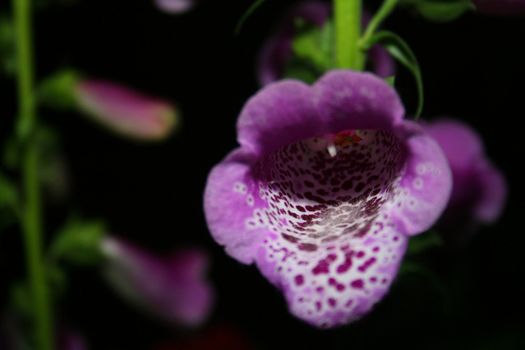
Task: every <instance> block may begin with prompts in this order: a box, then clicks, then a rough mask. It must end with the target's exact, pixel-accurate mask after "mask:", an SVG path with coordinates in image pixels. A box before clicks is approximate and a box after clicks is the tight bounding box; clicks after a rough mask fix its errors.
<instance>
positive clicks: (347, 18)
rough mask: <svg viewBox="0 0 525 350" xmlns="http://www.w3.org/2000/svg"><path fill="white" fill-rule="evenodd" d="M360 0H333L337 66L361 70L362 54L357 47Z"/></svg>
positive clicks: (363, 60)
mask: <svg viewBox="0 0 525 350" xmlns="http://www.w3.org/2000/svg"><path fill="white" fill-rule="evenodd" d="M361 11H362V8H361V0H334V16H335V40H336V44H335V45H336V62H337V66H338V67H339V68H350V69H354V70H362V69H363V66H364V62H365V59H364V55H363V52H362V51H361V50H360V48H359V39H360V36H361Z"/></svg>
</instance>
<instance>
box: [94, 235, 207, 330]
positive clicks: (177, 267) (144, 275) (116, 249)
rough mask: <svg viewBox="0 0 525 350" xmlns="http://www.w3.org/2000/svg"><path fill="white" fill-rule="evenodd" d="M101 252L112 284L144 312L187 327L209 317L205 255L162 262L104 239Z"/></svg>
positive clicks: (178, 256)
mask: <svg viewBox="0 0 525 350" xmlns="http://www.w3.org/2000/svg"><path fill="white" fill-rule="evenodd" d="M102 252H103V254H104V256H105V258H106V264H105V266H104V272H105V274H106V277H107V279H108V281H109V282H110V284H111V285H112V286H113V287H114V288H115V289H116V290H117V291H118V292H119V293H121V294H122V295H123V296H124V297H125V298H127V299H128V300H129V301H130V302H132V303H134V304H136V305H137V306H139V307H141V308H142V309H144V310H145V311H147V312H149V313H151V314H154V315H157V316H159V317H161V318H162V319H164V320H165V321H167V322H169V323H171V324H173V325H180V326H186V327H196V326H199V325H201V324H202V323H203V322H205V321H206V319H207V318H208V316H209V315H210V312H211V308H212V306H213V299H214V294H213V290H212V286H211V284H210V282H209V281H208V280H207V278H206V270H207V268H208V260H207V256H206V254H204V252H202V251H200V250H184V251H180V252H178V253H176V254H175V255H173V256H172V257H170V258H164V259H163V258H158V257H156V256H153V255H151V254H149V253H147V252H145V251H143V250H141V249H139V248H138V247H135V246H132V245H131V244H129V243H126V242H124V241H121V240H118V239H116V238H105V240H104V241H103V243H102Z"/></svg>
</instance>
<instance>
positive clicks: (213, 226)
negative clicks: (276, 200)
mask: <svg viewBox="0 0 525 350" xmlns="http://www.w3.org/2000/svg"><path fill="white" fill-rule="evenodd" d="M252 163H253V159H252V157H251V156H249V155H247V154H246V153H245V152H243V151H241V150H240V149H238V150H235V151H233V152H232V153H230V155H228V156H227V157H226V158H225V159H224V160H223V161H222V162H221V163H220V164H219V165H217V166H216V167H215V168H213V170H212V171H211V173H210V175H209V177H208V182H207V185H206V190H205V193H204V211H205V213H206V221H207V223H208V227H209V228H210V232H211V233H212V235H213V238H214V239H215V240H216V241H217V243H219V244H221V245H224V246H225V249H226V251H227V252H228V254H230V255H231V256H232V257H234V258H235V259H237V260H239V261H240V262H243V263H245V264H249V263H251V262H252V261H253V259H254V257H255V252H256V249H257V247H258V245H259V244H260V242H261V241H262V237H263V234H262V233H261V232H256V231H252V232H249V233H248V232H247V230H246V225H245V222H246V219H247V218H248V217H250V216H251V215H252V213H253V211H254V209H256V208H257V207H259V206H260V205H261V203H260V201H259V200H257V198H258V194H257V193H258V188H257V186H256V184H255V182H254V181H253V179H252V177H251V174H250V172H251V169H250V167H251V164H252Z"/></svg>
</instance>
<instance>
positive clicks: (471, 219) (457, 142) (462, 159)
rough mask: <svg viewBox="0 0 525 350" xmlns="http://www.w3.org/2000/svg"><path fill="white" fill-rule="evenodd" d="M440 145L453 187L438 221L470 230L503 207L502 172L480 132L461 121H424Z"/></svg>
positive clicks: (497, 214) (495, 216)
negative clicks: (494, 162)
mask: <svg viewBox="0 0 525 350" xmlns="http://www.w3.org/2000/svg"><path fill="white" fill-rule="evenodd" d="M424 128H425V130H426V131H427V133H428V134H429V135H431V136H432V137H433V138H434V139H435V140H436V141H437V142H438V143H439V145H440V146H441V148H442V149H443V152H444V153H445V155H446V157H447V159H448V161H449V164H450V168H451V170H452V176H453V187H452V188H453V189H452V195H451V197H450V202H449V204H448V207H447V210H446V211H445V214H444V215H443V217H442V219H441V220H440V225H441V226H442V227H444V228H446V229H447V230H448V229H451V230H452V231H454V232H457V231H458V230H462V231H464V230H467V231H468V230H470V231H472V229H473V228H475V227H476V226H477V224H480V223H482V224H490V223H493V222H494V221H496V220H497V219H498V218H499V217H500V216H501V213H502V211H503V208H504V205H505V201H506V197H507V186H506V182H505V178H504V177H503V174H502V173H501V172H500V171H499V170H498V169H497V168H496V167H494V165H493V164H492V163H491V162H490V161H489V160H488V159H487V156H486V155H485V152H484V149H483V142H482V141H481V139H480V137H479V135H478V134H477V133H476V132H475V131H474V130H473V129H472V128H470V127H469V126H467V125H465V124H463V123H462V122H459V121H456V120H451V119H442V120H438V121H435V122H433V123H431V124H427V125H424Z"/></svg>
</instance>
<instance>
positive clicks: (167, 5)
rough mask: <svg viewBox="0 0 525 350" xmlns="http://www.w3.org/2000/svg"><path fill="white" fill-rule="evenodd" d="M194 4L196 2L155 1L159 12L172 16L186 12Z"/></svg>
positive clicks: (187, 0) (181, 0)
mask: <svg viewBox="0 0 525 350" xmlns="http://www.w3.org/2000/svg"><path fill="white" fill-rule="evenodd" d="M196 2H197V1H196V0H155V4H156V5H157V7H158V8H159V9H160V10H162V11H164V12H166V13H169V14H173V15H178V14H182V13H185V12H188V11H189V10H191V9H192V8H193V6H195V3H196Z"/></svg>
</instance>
